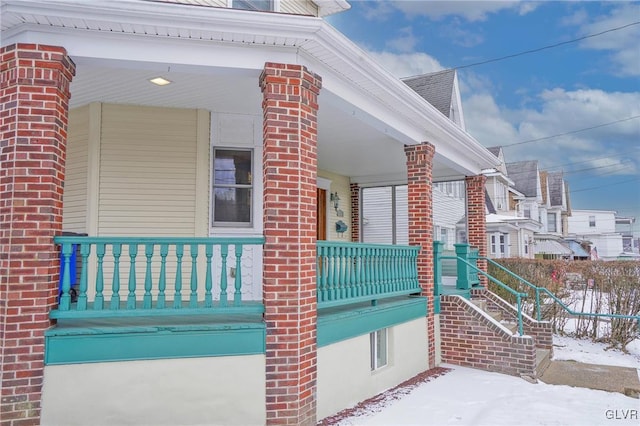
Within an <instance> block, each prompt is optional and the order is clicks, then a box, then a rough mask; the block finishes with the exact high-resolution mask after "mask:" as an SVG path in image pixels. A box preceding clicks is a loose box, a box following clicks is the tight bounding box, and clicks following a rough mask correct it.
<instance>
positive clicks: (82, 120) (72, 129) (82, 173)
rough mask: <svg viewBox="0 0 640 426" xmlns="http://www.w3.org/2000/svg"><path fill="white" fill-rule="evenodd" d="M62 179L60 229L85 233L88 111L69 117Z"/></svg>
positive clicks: (73, 113) (77, 110) (75, 111)
mask: <svg viewBox="0 0 640 426" xmlns="http://www.w3.org/2000/svg"><path fill="white" fill-rule="evenodd" d="M69 123H70V124H69V133H68V135H69V136H68V139H67V160H66V164H67V166H66V175H65V180H64V196H63V208H62V229H63V231H69V232H80V233H86V232H87V194H88V165H89V163H88V156H89V107H88V106H85V107H82V108H78V109H75V110H73V111H71V112H70V113H69Z"/></svg>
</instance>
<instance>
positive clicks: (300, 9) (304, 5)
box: [278, 0, 318, 16]
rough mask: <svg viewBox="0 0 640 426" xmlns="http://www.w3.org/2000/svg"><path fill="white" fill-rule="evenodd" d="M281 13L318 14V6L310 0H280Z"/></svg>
mask: <svg viewBox="0 0 640 426" xmlns="http://www.w3.org/2000/svg"><path fill="white" fill-rule="evenodd" d="M278 12H281V13H291V14H294V15H312V16H318V6H316V5H315V4H314V3H313V2H312V1H310V0H280V10H279V11H278Z"/></svg>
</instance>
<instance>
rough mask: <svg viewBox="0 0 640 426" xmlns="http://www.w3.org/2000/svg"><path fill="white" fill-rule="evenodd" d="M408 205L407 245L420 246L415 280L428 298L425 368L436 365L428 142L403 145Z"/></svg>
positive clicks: (431, 149) (431, 205)
mask: <svg viewBox="0 0 640 426" xmlns="http://www.w3.org/2000/svg"><path fill="white" fill-rule="evenodd" d="M404 151H405V154H406V155H407V182H408V202H409V245H412V246H421V247H422V249H421V250H420V254H419V255H418V279H419V281H420V287H422V293H421V294H422V296H426V297H427V298H428V304H427V338H428V345H429V346H428V352H429V368H433V367H435V366H436V364H435V363H436V341H435V328H434V309H433V286H434V281H433V198H432V183H433V182H432V166H433V155H434V154H435V147H434V146H433V145H431V144H430V143H428V142H423V143H421V144H420V145H406V146H405V148H404Z"/></svg>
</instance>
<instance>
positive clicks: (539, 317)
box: [479, 256, 640, 328]
mask: <svg viewBox="0 0 640 426" xmlns="http://www.w3.org/2000/svg"><path fill="white" fill-rule="evenodd" d="M479 259H484V260H486V261H487V262H489V263H491V264H492V265H494V266H497V267H498V268H499V269H501V270H502V271H504V272H506V273H508V274H509V275H511V276H512V277H513V278H515V279H517V280H519V281H520V282H522V283H524V284H526V285H527V286H529V287H530V288H532V289H533V290H534V291H535V293H536V318H537V320H538V321H541V320H542V315H541V312H540V292H541V291H542V292H543V293H546V294H547V295H548V296H549V297H551V299H553V300H554V302H556V303H558V305H560V307H561V308H562V309H564V310H565V311H566V312H568V313H569V314H571V315H576V316H583V317H592V318H599V317H603V318H616V319H634V320H636V321H637V326H638V327H639V328H640V315H623V314H602V313H593V312H576V311H574V310H572V309H571V308H569V307H568V306H567V305H565V304H564V302H563V301H562V300H561V299H559V298H558V297H557V296H556V295H555V294H553V293H552V292H551V291H549V289H547V288H545V287H538V286H536V285H535V284H532V283H530V282H529V281H527V280H525V279H524V278H522V277H521V276H519V275H516V274H514V273H513V272H511V271H510V270H508V269H507V268H505V267H504V266H502V265H500V264H499V263H497V262H495V261H494V260H492V259H489V258H487V257H484V256H482V257H479Z"/></svg>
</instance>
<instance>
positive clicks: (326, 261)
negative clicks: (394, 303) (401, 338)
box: [316, 241, 420, 308]
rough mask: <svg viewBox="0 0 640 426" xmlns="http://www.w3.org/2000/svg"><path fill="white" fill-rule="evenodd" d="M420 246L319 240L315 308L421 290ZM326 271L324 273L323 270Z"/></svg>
mask: <svg viewBox="0 0 640 426" xmlns="http://www.w3.org/2000/svg"><path fill="white" fill-rule="evenodd" d="M419 250H420V248H419V247H411V246H387V245H382V244H364V243H344V242H337V241H318V242H317V252H318V273H317V276H316V286H317V293H318V297H317V299H318V307H319V308H323V307H328V306H339V305H346V304H350V303H356V302H363V301H368V302H371V303H372V304H373V305H376V303H377V300H379V299H383V298H389V297H395V296H400V295H409V294H414V293H419V292H420V284H419V283H418V272H417V253H418V251H419ZM325 271H326V272H325Z"/></svg>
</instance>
